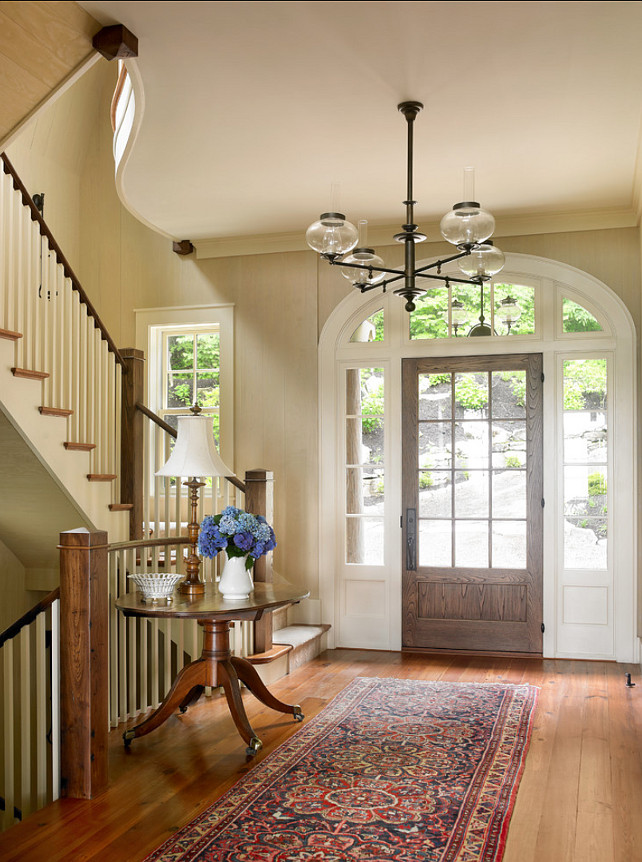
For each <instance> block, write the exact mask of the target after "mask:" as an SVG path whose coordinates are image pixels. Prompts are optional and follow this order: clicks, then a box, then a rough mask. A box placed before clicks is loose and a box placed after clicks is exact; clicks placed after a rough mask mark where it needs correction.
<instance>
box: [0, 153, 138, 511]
mask: <svg viewBox="0 0 642 862" xmlns="http://www.w3.org/2000/svg"><path fill="white" fill-rule="evenodd" d="M1 158H2V163H3V171H2V172H0V228H1V229H0V244H1V248H2V265H1V266H0V294H1V297H0V314H1V318H0V327H1V328H2V329H4V330H6V331H8V332H9V333H13V334H14V335H15V336H16V360H15V361H16V365H15V368H14V369H13V373H14V374H16V375H18V376H27V377H35V379H42V381H43V403H42V406H41V412H43V413H49V414H52V415H58V416H68V417H69V419H68V439H67V441H66V444H65V445H66V446H67V448H70V449H74V448H76V449H87V451H88V452H89V453H90V468H89V475H90V476H92V477H93V478H103V479H104V478H107V477H117V476H118V473H119V468H120V412H121V374H122V367H123V364H124V363H123V358H122V356H121V354H120V352H119V350H118V348H117V347H116V345H115V343H114V341H113V340H112V338H111V336H110V335H109V333H108V332H107V330H106V328H105V326H104V324H103V323H102V321H101V320H100V318H99V317H98V314H97V313H96V310H95V309H94V307H93V305H92V304H91V302H90V301H89V298H88V297H87V295H86V293H85V292H84V290H83V288H82V286H81V285H80V282H79V281H78V278H77V277H76V275H75V273H74V272H73V270H72V268H71V266H70V265H69V262H68V260H67V259H66V257H65V256H64V254H63V253H62V250H61V249H60V247H59V246H58V244H57V242H56V241H55V239H54V237H53V235H52V234H51V231H50V230H49V228H48V227H47V225H46V223H45V222H44V220H43V218H42V216H41V215H40V213H39V211H38V209H37V208H36V206H35V204H34V203H33V201H32V199H31V197H30V196H29V193H28V192H27V190H26V188H25V186H24V185H23V183H22V181H21V180H20V178H19V177H18V175H17V174H16V172H15V170H14V168H13V166H12V164H11V162H10V161H9V159H8V158H7V156H6V155H5V154H4V153H3V154H2V155H1ZM113 488H114V491H113V500H114V501H119V500H120V489H119V486H118V482H117V480H116V482H115V483H114V486H113Z"/></svg>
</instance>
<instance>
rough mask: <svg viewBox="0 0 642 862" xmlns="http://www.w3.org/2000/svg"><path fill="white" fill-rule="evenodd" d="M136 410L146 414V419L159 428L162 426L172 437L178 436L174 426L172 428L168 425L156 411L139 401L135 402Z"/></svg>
mask: <svg viewBox="0 0 642 862" xmlns="http://www.w3.org/2000/svg"><path fill="white" fill-rule="evenodd" d="M136 410H140V412H141V413H142V414H143V415H144V416H147V418H148V419H151V420H152V422H154V423H155V424H156V425H158V427H159V428H162V429H163V431H167V433H168V434H170V435H171V436H172V437H173V438H174V439H176V437H177V436H178V431H177V430H176V428H172V426H171V425H168V424H167V422H165V420H164V419H162V418H161V417H160V416H159V415H158V413H154V411H153V410H150V409H149V407H146V406H145V405H144V404H143V403H142V402H141V401H137V402H136Z"/></svg>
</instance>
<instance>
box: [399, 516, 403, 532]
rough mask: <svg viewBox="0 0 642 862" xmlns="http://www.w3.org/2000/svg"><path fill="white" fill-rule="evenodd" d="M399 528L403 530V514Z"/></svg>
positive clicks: (400, 517)
mask: <svg viewBox="0 0 642 862" xmlns="http://www.w3.org/2000/svg"><path fill="white" fill-rule="evenodd" d="M399 528H400V529H401V530H403V515H399Z"/></svg>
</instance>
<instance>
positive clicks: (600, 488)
mask: <svg viewBox="0 0 642 862" xmlns="http://www.w3.org/2000/svg"><path fill="white" fill-rule="evenodd" d="M588 493H589V497H598V496H601V495H605V494H606V477H605V476H604V474H603V473H590V474H589V477H588Z"/></svg>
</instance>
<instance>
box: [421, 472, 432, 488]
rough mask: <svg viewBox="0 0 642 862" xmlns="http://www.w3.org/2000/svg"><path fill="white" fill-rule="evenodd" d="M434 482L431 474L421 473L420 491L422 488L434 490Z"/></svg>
mask: <svg viewBox="0 0 642 862" xmlns="http://www.w3.org/2000/svg"><path fill="white" fill-rule="evenodd" d="M433 484H434V483H433V480H432V476H431V475H430V473H420V474H419V489H420V490H421V489H422V488H432V486H433Z"/></svg>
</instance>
